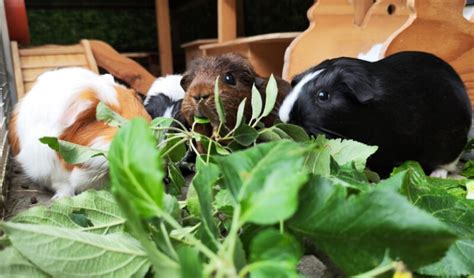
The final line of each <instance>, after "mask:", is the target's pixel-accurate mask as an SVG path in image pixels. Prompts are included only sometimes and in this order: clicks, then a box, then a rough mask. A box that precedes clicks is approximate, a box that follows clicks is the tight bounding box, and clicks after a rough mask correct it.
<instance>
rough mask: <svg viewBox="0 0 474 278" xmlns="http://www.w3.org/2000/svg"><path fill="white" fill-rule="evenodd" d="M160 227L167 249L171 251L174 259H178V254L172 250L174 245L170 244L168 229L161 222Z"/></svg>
mask: <svg viewBox="0 0 474 278" xmlns="http://www.w3.org/2000/svg"><path fill="white" fill-rule="evenodd" d="M160 229H161V232H162V233H163V237H164V238H165V243H166V246H168V249H169V250H170V252H171V253H172V255H173V257H174V259H175V260H178V254H176V251H175V250H174V247H173V245H172V244H171V240H170V237H169V235H168V231H167V230H166V227H165V224H164V223H163V222H161V223H160Z"/></svg>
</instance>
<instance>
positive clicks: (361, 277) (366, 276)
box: [354, 262, 397, 278]
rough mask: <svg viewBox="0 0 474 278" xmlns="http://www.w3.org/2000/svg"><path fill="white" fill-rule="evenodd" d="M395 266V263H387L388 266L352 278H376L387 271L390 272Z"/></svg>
mask: <svg viewBox="0 0 474 278" xmlns="http://www.w3.org/2000/svg"><path fill="white" fill-rule="evenodd" d="M396 266H397V263H396V262H392V263H389V264H386V265H382V266H379V267H376V268H374V269H372V270H369V271H367V272H366V273H362V274H359V275H356V276H354V278H371V277H376V276H378V275H380V274H383V273H385V272H387V271H390V270H392V269H395V267H396Z"/></svg>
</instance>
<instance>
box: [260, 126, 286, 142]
mask: <svg viewBox="0 0 474 278" xmlns="http://www.w3.org/2000/svg"><path fill="white" fill-rule="evenodd" d="M281 139H282V138H281V137H280V136H279V135H278V133H276V132H275V131H273V129H272V128H268V129H265V130H263V131H261V133H260V134H259V135H258V140H260V141H263V142H271V141H278V140H281Z"/></svg>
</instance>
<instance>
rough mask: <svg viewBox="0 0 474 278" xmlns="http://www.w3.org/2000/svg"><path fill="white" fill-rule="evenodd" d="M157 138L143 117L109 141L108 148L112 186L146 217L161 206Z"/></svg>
mask: <svg viewBox="0 0 474 278" xmlns="http://www.w3.org/2000/svg"><path fill="white" fill-rule="evenodd" d="M155 145H156V141H155V139H154V138H153V135H152V134H151V131H150V129H149V127H148V125H147V123H146V121H145V120H143V119H139V118H137V119H133V120H131V121H130V122H129V123H128V124H126V125H125V126H123V127H122V128H121V129H120V131H119V132H118V133H117V135H116V136H115V138H114V139H113V140H112V144H111V146H110V151H109V164H110V176H111V180H112V189H113V190H114V191H115V192H116V194H121V195H122V196H123V197H124V198H126V199H127V200H128V202H130V203H131V205H132V206H133V207H134V208H135V209H136V210H137V211H138V213H139V215H141V216H143V217H145V218H147V217H152V216H158V215H159V214H160V213H161V212H162V209H163V195H164V185H163V177H164V171H163V165H162V161H161V159H160V157H159V153H158V150H156V148H155Z"/></svg>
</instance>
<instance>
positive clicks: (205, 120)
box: [194, 116, 210, 125]
mask: <svg viewBox="0 0 474 278" xmlns="http://www.w3.org/2000/svg"><path fill="white" fill-rule="evenodd" d="M194 122H195V123H198V124H203V125H205V124H208V123H210V121H209V119H208V118H203V117H198V116H194Z"/></svg>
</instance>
